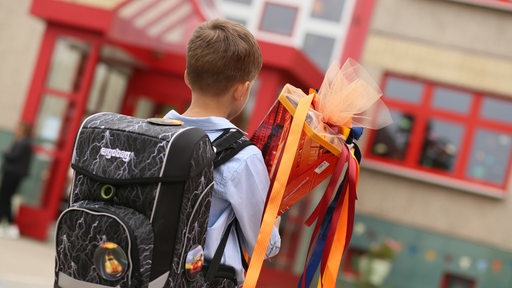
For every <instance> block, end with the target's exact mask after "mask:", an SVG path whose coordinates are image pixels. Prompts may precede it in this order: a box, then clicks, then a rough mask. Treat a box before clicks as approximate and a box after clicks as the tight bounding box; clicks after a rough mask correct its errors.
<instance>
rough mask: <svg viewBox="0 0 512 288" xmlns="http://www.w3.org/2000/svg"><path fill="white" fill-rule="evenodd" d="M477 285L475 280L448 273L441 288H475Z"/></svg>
mask: <svg viewBox="0 0 512 288" xmlns="http://www.w3.org/2000/svg"><path fill="white" fill-rule="evenodd" d="M475 284H476V283H475V281H474V280H473V279H470V278H466V277H462V276H458V275H454V274H449V273H447V274H444V276H443V279H442V281H441V288H475V287H476V286H475Z"/></svg>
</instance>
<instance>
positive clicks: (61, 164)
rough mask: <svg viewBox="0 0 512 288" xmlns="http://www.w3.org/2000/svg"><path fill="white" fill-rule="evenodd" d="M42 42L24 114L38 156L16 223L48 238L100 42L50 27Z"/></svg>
mask: <svg viewBox="0 0 512 288" xmlns="http://www.w3.org/2000/svg"><path fill="white" fill-rule="evenodd" d="M42 41H43V42H42V44H41V48H40V52H39V58H38V62H37V64H36V67H35V70H34V76H33V80H32V83H31V87H30V91H29V95H28V99H27V101H26V104H25V109H24V111H23V118H24V119H26V120H27V121H28V122H30V123H33V128H34V129H33V130H34V134H33V139H34V150H35V155H34V158H33V162H32V166H31V172H30V177H29V179H27V181H25V182H26V183H24V185H25V189H23V191H27V192H25V195H22V198H23V204H22V205H21V206H20V209H19V213H18V224H19V226H20V229H21V231H22V233H24V234H27V235H31V236H35V237H36V238H43V239H44V238H45V237H46V235H45V234H46V230H47V227H46V229H45V226H47V225H48V224H49V222H50V221H52V220H53V219H54V218H55V216H56V215H57V213H58V210H59V206H60V200H61V198H62V195H63V194H64V193H65V191H66V189H67V181H68V178H70V175H71V173H70V169H69V166H70V165H69V162H70V159H71V153H72V149H73V143H74V138H75V135H76V132H77V131H78V129H79V126H80V123H81V120H82V116H83V114H84V112H85V106H86V103H87V98H88V95H89V91H90V87H91V83H92V80H93V75H94V72H95V67H96V63H97V61H98V57H99V45H100V38H99V36H97V35H92V34H88V33H80V32H77V31H76V30H71V29H65V28H61V27H55V26H52V25H51V24H49V26H48V27H47V30H46V31H45V35H44V38H43V40H42ZM27 186H29V187H27ZM39 214H40V215H39ZM34 218H35V219H34ZM38 221H40V222H41V223H33V222H38ZM28 223H30V224H28ZM33 227H38V228H37V229H36V230H39V231H40V232H38V233H36V234H39V235H33V234H34V233H32V232H33V231H31V230H34V229H35V228H33Z"/></svg>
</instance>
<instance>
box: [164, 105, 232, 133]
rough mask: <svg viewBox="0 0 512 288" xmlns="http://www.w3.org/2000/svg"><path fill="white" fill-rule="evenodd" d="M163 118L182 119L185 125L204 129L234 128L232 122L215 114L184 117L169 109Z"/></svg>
mask: <svg viewBox="0 0 512 288" xmlns="http://www.w3.org/2000/svg"><path fill="white" fill-rule="evenodd" d="M164 118H169V119H175V120H180V121H183V124H184V125H186V126H195V127H201V128H202V129H203V130H205V131H215V130H223V129H227V128H236V129H239V128H238V127H236V126H235V125H234V124H233V123H231V122H230V121H229V120H228V119H226V118H223V117H217V116H209V117H186V116H183V115H181V114H179V113H178V112H176V111H175V110H171V111H169V113H167V114H166V115H165V116H164Z"/></svg>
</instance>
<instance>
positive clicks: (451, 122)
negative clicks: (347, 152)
mask: <svg viewBox="0 0 512 288" xmlns="http://www.w3.org/2000/svg"><path fill="white" fill-rule="evenodd" d="M383 88H384V89H383V90H384V101H385V102H386V104H387V106H388V107H389V109H390V112H391V117H392V118H393V123H392V124H391V125H389V126H387V127H385V128H383V129H380V130H377V131H376V132H374V133H373V134H371V135H370V139H369V141H370V145H368V147H369V151H367V152H368V153H367V154H366V155H367V158H369V159H373V160H375V161H376V162H379V163H383V164H391V165H399V166H401V167H404V168H405V169H409V170H411V171H419V172H427V173H430V174H431V175H438V176H441V177H442V178H443V177H444V178H443V179H446V181H448V183H450V182H449V181H450V179H456V180H462V181H463V182H462V183H468V184H471V183H478V184H482V185H485V186H487V187H492V188H498V189H494V190H496V191H504V190H505V187H506V185H507V182H508V180H509V179H508V175H510V173H509V172H510V169H511V166H512V165H511V162H512V159H511V158H512V154H511V148H512V113H511V111H512V98H511V99H510V100H509V99H506V98H499V97H496V96H492V95H485V94H481V93H476V92H470V91H465V90H461V89H454V88H452V87H446V86H443V85H439V84H436V83H428V82H425V81H421V80H416V79H410V78H405V77H399V76H393V75H388V76H386V77H385V78H384V84H383ZM418 175H420V174H418ZM421 175H422V176H425V175H424V174H421ZM427 177H428V176H427ZM452 182H453V181H452ZM458 183H460V182H458Z"/></svg>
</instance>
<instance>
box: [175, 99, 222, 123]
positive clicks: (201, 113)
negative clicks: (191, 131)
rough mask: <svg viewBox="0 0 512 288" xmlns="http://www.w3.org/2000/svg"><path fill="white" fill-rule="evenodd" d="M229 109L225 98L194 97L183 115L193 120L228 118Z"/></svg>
mask: <svg viewBox="0 0 512 288" xmlns="http://www.w3.org/2000/svg"><path fill="white" fill-rule="evenodd" d="M228 107H229V106H228V105H225V103H224V98H223V97H204V96H203V97H197V96H195V97H194V96H193V97H192V102H191V103H190V106H189V107H188V109H187V110H186V111H185V112H184V113H183V114H182V115H183V116H186V117H193V118H202V117H210V116H217V117H223V118H228V114H229V111H228Z"/></svg>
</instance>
